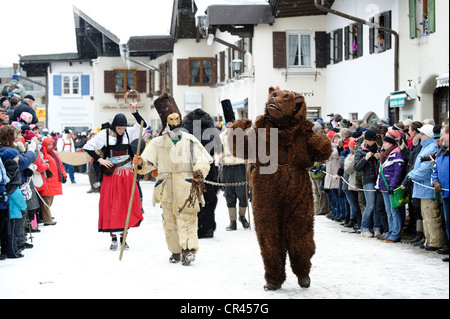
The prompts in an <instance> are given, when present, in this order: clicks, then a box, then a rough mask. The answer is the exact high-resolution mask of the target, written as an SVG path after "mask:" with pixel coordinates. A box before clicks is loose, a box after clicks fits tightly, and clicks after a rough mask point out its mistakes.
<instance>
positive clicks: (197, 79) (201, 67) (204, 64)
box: [189, 58, 214, 85]
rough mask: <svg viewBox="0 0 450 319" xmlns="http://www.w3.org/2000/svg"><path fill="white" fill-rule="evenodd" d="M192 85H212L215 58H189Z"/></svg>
mask: <svg viewBox="0 0 450 319" xmlns="http://www.w3.org/2000/svg"><path fill="white" fill-rule="evenodd" d="M189 75H190V81H189V83H190V85H211V84H213V77H214V59H213V58H191V59H189Z"/></svg>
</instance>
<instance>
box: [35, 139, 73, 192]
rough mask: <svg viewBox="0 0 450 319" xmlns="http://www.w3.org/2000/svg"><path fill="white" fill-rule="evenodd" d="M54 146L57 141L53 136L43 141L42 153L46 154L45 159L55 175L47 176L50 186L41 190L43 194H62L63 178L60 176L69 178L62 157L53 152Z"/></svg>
mask: <svg viewBox="0 0 450 319" xmlns="http://www.w3.org/2000/svg"><path fill="white" fill-rule="evenodd" d="M51 143H53V144H51ZM54 147H55V143H54V142H53V140H52V139H51V138H45V139H44V140H43V141H42V154H44V160H47V161H48V164H49V166H50V171H51V172H52V174H53V175H52V177H50V178H47V185H48V187H47V189H45V190H43V191H41V192H40V194H41V196H56V195H62V193H63V192H62V178H60V177H66V178H67V174H66V171H65V170H64V167H63V164H62V162H61V159H60V158H59V156H58V154H56V153H54V152H53V149H54Z"/></svg>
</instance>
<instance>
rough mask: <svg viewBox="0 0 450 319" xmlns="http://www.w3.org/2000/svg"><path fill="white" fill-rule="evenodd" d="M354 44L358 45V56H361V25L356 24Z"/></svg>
mask: <svg viewBox="0 0 450 319" xmlns="http://www.w3.org/2000/svg"><path fill="white" fill-rule="evenodd" d="M356 30H357V31H356V45H357V46H358V58H359V57H362V56H363V38H364V37H363V25H362V24H361V23H358V24H357V25H356Z"/></svg>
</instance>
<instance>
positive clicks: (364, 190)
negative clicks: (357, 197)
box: [321, 171, 449, 192]
mask: <svg viewBox="0 0 450 319" xmlns="http://www.w3.org/2000/svg"><path fill="white" fill-rule="evenodd" d="M321 172H323V173H325V174H326V175H329V176H331V177H333V178H334V175H331V174H329V173H327V172H325V171H321ZM341 179H342V180H343V181H344V182H345V183H346V184H347V185H348V186H349V187H351V188H353V189H354V190H355V189H356V190H357V191H361V192H376V191H377V190H376V189H373V190H372V189H361V188H357V187H356V186H354V185H351V184H350V183H349V182H347V181H346V180H345V178H344V177H342V176H341ZM411 181H412V182H413V183H415V184H417V185H420V186H422V187H425V188H429V189H433V190H434V187H430V186H427V185H423V184H421V183H419V182H416V181H415V180H413V179H411ZM442 190H443V191H447V192H448V191H449V190H448V189H445V188H443V189H442Z"/></svg>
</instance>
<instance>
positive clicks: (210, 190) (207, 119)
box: [182, 109, 219, 238]
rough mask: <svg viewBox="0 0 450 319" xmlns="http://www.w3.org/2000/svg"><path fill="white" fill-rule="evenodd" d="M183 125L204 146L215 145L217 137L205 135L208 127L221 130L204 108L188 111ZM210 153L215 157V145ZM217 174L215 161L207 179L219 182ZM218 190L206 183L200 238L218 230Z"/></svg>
mask: <svg viewBox="0 0 450 319" xmlns="http://www.w3.org/2000/svg"><path fill="white" fill-rule="evenodd" d="M194 121H200V128H201V130H199V131H198V132H194ZM182 127H183V128H184V129H186V130H187V131H188V132H189V133H190V134H193V135H194V136H196V137H197V139H198V140H199V141H200V142H201V143H202V145H203V146H204V147H206V146H213V145H212V144H210V143H212V142H213V140H214V138H215V136H214V135H210V136H209V135H208V134H205V135H204V132H205V130H206V129H211V130H216V131H217V135H218V134H219V131H218V130H217V129H216V128H215V126H214V121H213V120H212V118H211V116H210V115H209V114H208V113H206V112H205V111H203V110H202V109H196V110H194V111H192V112H190V113H188V114H187V115H186V116H185V117H184V118H183V125H182ZM196 129H198V128H196ZM197 134H201V136H197ZM199 137H200V138H199ZM209 154H210V155H211V156H212V157H213V158H214V147H211V150H210V152H209ZM217 175H218V169H217V167H216V165H215V163H212V164H211V166H210V170H209V173H208V176H206V180H208V181H212V182H217ZM217 192H218V187H217V186H213V185H210V184H206V191H205V192H204V193H203V197H204V200H205V206H204V207H200V212H199V213H198V238H207V237H213V234H214V231H215V230H216V221H215V210H216V206H217Z"/></svg>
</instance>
